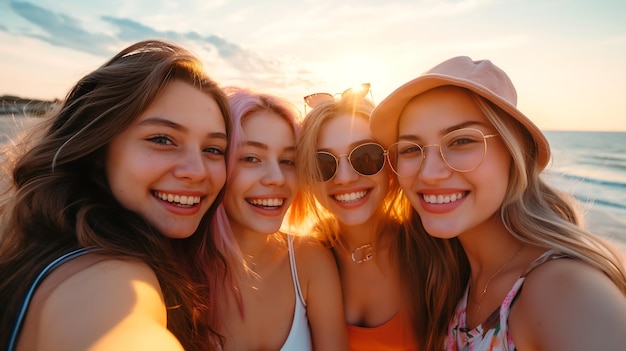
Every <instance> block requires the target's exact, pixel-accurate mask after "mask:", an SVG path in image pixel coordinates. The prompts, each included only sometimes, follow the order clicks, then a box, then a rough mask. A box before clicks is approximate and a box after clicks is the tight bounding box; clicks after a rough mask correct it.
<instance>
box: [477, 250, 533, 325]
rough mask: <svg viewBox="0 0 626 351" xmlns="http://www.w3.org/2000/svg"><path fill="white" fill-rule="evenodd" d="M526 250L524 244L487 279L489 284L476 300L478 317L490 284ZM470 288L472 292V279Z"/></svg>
mask: <svg viewBox="0 0 626 351" xmlns="http://www.w3.org/2000/svg"><path fill="white" fill-rule="evenodd" d="M523 248H524V244H522V246H520V247H519V249H517V251H515V253H514V254H513V255H512V256H511V257H509V259H508V260H506V262H504V263H503V264H502V265H501V266H500V267H499V268H498V269H497V270H496V271H495V272H494V273H493V274H492V275H491V276H490V277H489V279H487V283H485V288H484V289H483V291H482V293H481V294H480V297H479V298H478V301H476V300H474V301H475V302H476V303H478V309H477V310H476V314H477V315H478V314H479V313H480V308H481V307H482V306H483V300H484V299H485V295H486V294H487V289H488V288H489V283H491V280H492V279H493V278H495V277H496V276H497V275H498V274H499V273H500V272H502V270H503V269H504V267H506V265H507V264H509V263H510V262H511V261H513V259H515V257H517V255H519V253H520V252H522V249H523ZM469 288H470V290H471V289H472V278H471V277H470V280H469Z"/></svg>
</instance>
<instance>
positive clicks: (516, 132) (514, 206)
mask: <svg viewBox="0 0 626 351" xmlns="http://www.w3.org/2000/svg"><path fill="white" fill-rule="evenodd" d="M470 95H472V97H473V99H474V101H475V102H476V104H477V105H478V107H479V108H480V109H481V110H482V112H483V113H484V115H485V116H486V117H487V119H488V120H489V121H490V122H491V124H492V125H493V126H494V127H495V129H496V130H497V131H498V133H499V134H500V135H501V139H502V140H503V142H504V144H505V145H506V147H507V149H508V151H509V153H510V154H511V158H512V160H513V162H512V166H511V170H510V173H509V185H508V189H507V193H506V196H505V202H504V204H503V205H502V207H501V208H500V217H501V219H502V222H503V223H504V225H505V227H506V229H507V230H508V232H509V233H510V234H511V235H513V236H514V237H515V238H516V239H518V240H520V241H522V242H524V243H528V244H531V245H534V246H538V247H542V248H546V249H554V250H557V251H559V252H562V253H565V254H568V255H570V256H572V257H576V258H578V259H580V260H582V261H584V262H586V263H587V264H589V265H591V266H593V267H595V268H596V269H599V270H600V271H602V272H604V274H606V275H607V276H608V277H609V278H610V279H611V280H612V281H613V282H614V283H615V285H617V287H618V288H619V289H620V290H621V291H622V293H623V294H624V295H626V266H625V264H624V258H623V256H622V254H621V253H620V252H619V251H618V250H617V249H616V248H615V247H614V246H613V245H611V244H610V243H609V242H608V241H607V240H605V239H603V238H602V237H600V236H598V235H595V234H594V233H591V232H590V231H588V230H587V229H585V228H584V226H583V221H582V216H581V212H580V210H579V203H578V201H577V200H575V199H574V198H573V197H572V196H569V195H568V194H566V193H564V192H562V191H559V190H557V189H556V188H554V187H552V186H550V185H548V184H547V183H546V182H545V181H544V180H543V178H542V177H541V173H542V171H543V169H542V167H540V166H539V165H538V164H537V162H536V157H535V155H536V149H537V148H536V145H535V143H534V141H533V138H532V136H531V135H530V133H529V132H528V131H527V130H526V129H525V128H524V127H523V126H522V125H521V124H520V123H519V122H517V121H516V120H515V119H514V118H511V117H510V116H509V115H508V114H506V112H504V111H502V110H501V109H499V108H498V107H497V106H495V105H493V104H492V103H490V102H489V101H487V100H485V99H484V98H482V97H480V96H478V95H476V94H473V93H470Z"/></svg>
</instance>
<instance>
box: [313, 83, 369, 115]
mask: <svg viewBox="0 0 626 351" xmlns="http://www.w3.org/2000/svg"><path fill="white" fill-rule="evenodd" d="M370 86H371V84H370V83H363V84H360V85H358V86H356V87H352V88H349V89H346V90H344V91H343V93H341V98H346V97H349V96H358V97H365V96H366V95H367V94H368V93H369V94H370V97H372V91H371V90H370ZM337 95H339V93H337V94H331V93H315V94H311V95H307V96H305V97H304V102H305V105H304V113H305V114H306V107H307V106H309V107H310V108H315V107H317V106H319V105H320V104H322V103H324V102H328V101H335V96H337ZM372 100H374V98H373V97H372Z"/></svg>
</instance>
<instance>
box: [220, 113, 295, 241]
mask: <svg viewBox="0 0 626 351" xmlns="http://www.w3.org/2000/svg"><path fill="white" fill-rule="evenodd" d="M242 129H243V133H244V135H243V143H242V144H241V145H237V147H236V149H237V150H236V151H235V152H236V153H237V158H236V159H237V161H236V163H235V164H234V165H233V166H232V167H233V169H232V174H231V175H230V176H229V179H228V185H227V188H226V195H225V197H224V207H225V209H226V213H227V215H228V219H229V221H230V225H231V227H232V229H233V231H234V232H235V233H242V232H243V231H249V232H254V233H261V234H274V233H276V232H277V231H278V230H279V229H280V226H281V224H282V221H283V217H284V216H285V213H286V211H287V209H288V208H289V205H290V204H291V201H292V200H293V197H294V195H295V193H296V190H297V179H296V169H295V157H296V141H295V134H294V131H293V128H292V126H291V124H290V123H288V122H287V121H286V120H285V119H284V118H283V117H281V116H279V115H278V114H276V113H274V112H257V113H253V114H251V115H250V116H248V117H246V118H245V119H244V120H243V121H242Z"/></svg>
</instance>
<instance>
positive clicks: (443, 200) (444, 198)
mask: <svg viewBox="0 0 626 351" xmlns="http://www.w3.org/2000/svg"><path fill="white" fill-rule="evenodd" d="M422 197H423V198H424V201H426V202H428V203H429V204H447V203H450V202H455V201H456V200H460V199H461V198H462V197H463V193H456V194H452V195H427V194H423V195H422Z"/></svg>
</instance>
